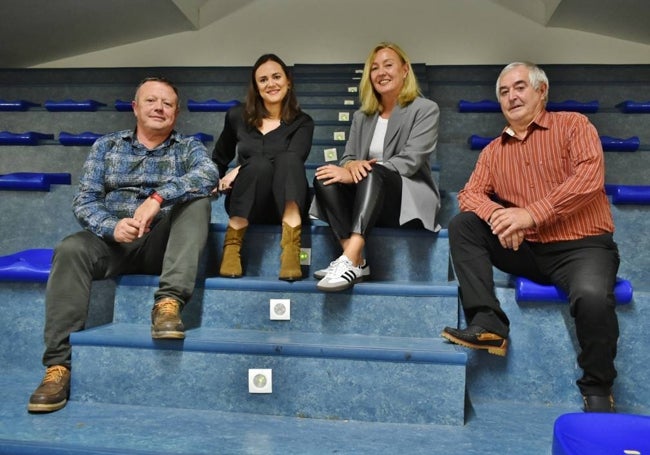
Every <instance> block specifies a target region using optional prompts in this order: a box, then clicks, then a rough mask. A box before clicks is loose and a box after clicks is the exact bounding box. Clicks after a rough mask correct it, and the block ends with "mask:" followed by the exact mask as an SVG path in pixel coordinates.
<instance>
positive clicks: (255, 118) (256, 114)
mask: <svg viewBox="0 0 650 455" xmlns="http://www.w3.org/2000/svg"><path fill="white" fill-rule="evenodd" d="M269 61H270V62H275V63H277V64H278V65H280V66H281V67H282V71H284V74H285V76H286V77H287V82H288V84H289V85H288V90H287V95H286V96H285V97H284V100H282V108H281V110H280V117H281V118H282V121H283V122H284V123H291V122H292V121H293V119H294V118H296V116H297V115H298V114H299V113H300V106H299V105H298V100H297V98H296V94H295V92H294V90H293V78H292V76H291V73H290V71H289V68H287V65H285V63H284V62H283V61H282V59H281V58H280V57H278V56H277V55H275V54H264V55H262V56H261V57H260V58H258V59H257V61H256V62H255V65H253V70H252V71H251V78H250V82H249V84H248V93H247V94H246V102H245V104H244V120H245V121H246V123H248V124H249V125H251V126H254V127H259V126H261V125H262V119H263V118H264V117H268V115H269V111H267V110H266V107H264V102H263V101H262V97H261V96H260V93H259V91H258V90H257V81H256V80H255V73H256V72H257V69H258V68H259V67H260V66H262V65H263V64H265V63H266V62H269Z"/></svg>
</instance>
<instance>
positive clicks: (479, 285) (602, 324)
mask: <svg viewBox="0 0 650 455" xmlns="http://www.w3.org/2000/svg"><path fill="white" fill-rule="evenodd" d="M449 247H450V253H451V257H452V261H453V264H454V269H455V272H456V276H457V278H458V283H459V286H460V289H459V291H460V299H461V302H462V305H463V310H464V312H465V317H466V320H467V323H468V324H473V325H478V326H480V327H482V328H484V329H486V330H488V331H490V332H493V333H496V334H498V335H501V336H504V337H506V336H508V330H509V324H510V322H509V321H508V317H507V316H506V314H505V313H504V312H503V310H502V309H501V306H500V304H499V301H498V300H497V298H496V295H495V292H494V280H493V270H492V267H493V266H494V267H497V268H498V269H500V270H502V271H504V272H506V273H510V274H513V275H516V276H521V277H525V278H528V279H531V280H533V281H535V282H538V283H541V284H554V285H557V286H558V287H559V288H560V289H562V290H563V291H564V292H566V294H567V295H568V296H569V305H570V311H571V316H572V317H573V318H574V320H575V325H576V335H577V338H578V342H579V344H580V348H581V352H580V354H579V355H578V364H579V365H580V367H581V368H582V370H583V377H582V378H581V379H580V380H578V386H579V387H580V390H581V391H582V393H583V394H592V395H606V394H608V393H609V391H610V388H611V386H612V384H613V383H614V378H616V369H615V367H614V358H615V357H616V344H617V340H618V335H619V331H618V319H617V317H616V311H615V305H616V302H615V298H614V292H613V290H614V284H615V282H616V273H617V272H618V266H619V262H620V261H619V254H618V247H617V246H616V243H615V242H614V240H613V236H612V234H603V235H597V236H592V237H585V238H583V239H579V240H570V241H562V242H553V243H546V244H544V243H532V242H524V243H523V244H522V245H521V246H520V248H519V250H518V251H513V250H510V249H505V248H503V247H502V246H501V244H500V243H499V239H498V238H497V237H496V236H495V235H494V234H492V232H491V230H490V227H489V226H488V225H487V223H485V222H484V221H483V220H481V219H480V218H479V217H477V216H476V215H475V214H474V213H472V212H462V213H460V214H458V215H457V216H455V217H454V218H453V219H452V220H451V222H450V223H449Z"/></svg>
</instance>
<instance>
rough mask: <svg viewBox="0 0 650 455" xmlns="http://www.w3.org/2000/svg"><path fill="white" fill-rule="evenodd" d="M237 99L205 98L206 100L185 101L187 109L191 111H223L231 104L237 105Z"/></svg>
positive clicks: (231, 105)
mask: <svg viewBox="0 0 650 455" xmlns="http://www.w3.org/2000/svg"><path fill="white" fill-rule="evenodd" d="M238 104H240V103H239V101H237V100H230V101H219V100H207V101H194V100H189V101H188V102H187V109H188V110H189V111H191V112H225V111H227V110H228V109H230V108H231V107H233V106H237V105H238Z"/></svg>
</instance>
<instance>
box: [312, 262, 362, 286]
mask: <svg viewBox="0 0 650 455" xmlns="http://www.w3.org/2000/svg"><path fill="white" fill-rule="evenodd" d="M328 269H329V270H328V272H327V274H326V275H325V277H324V278H323V279H322V280H320V281H319V282H318V284H317V285H316V287H317V288H318V289H319V290H320V291H324V292H337V291H344V290H346V289H349V288H351V287H352V286H353V285H354V284H355V283H358V282H359V281H361V280H362V279H363V270H362V269H361V267H357V266H354V265H353V264H352V261H351V260H350V259H349V258H348V257H347V256H346V255H344V254H342V255H341V256H340V257H339V258H338V259H336V260H335V261H334V262H332V263H331V264H330V266H329V267H328Z"/></svg>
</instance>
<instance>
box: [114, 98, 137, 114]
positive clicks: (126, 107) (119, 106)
mask: <svg viewBox="0 0 650 455" xmlns="http://www.w3.org/2000/svg"><path fill="white" fill-rule="evenodd" d="M115 110H116V111H120V112H128V111H131V112H133V107H132V106H131V101H123V100H115Z"/></svg>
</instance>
